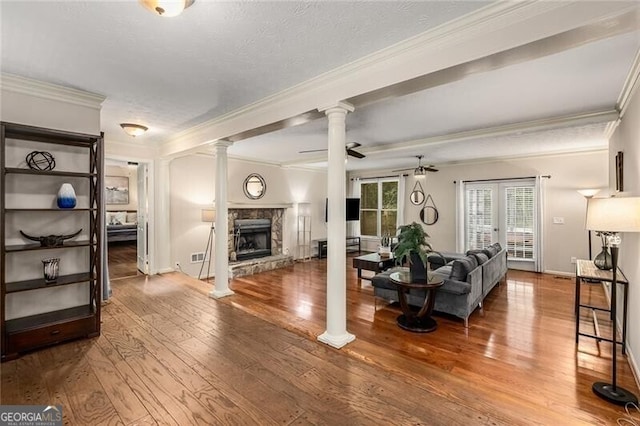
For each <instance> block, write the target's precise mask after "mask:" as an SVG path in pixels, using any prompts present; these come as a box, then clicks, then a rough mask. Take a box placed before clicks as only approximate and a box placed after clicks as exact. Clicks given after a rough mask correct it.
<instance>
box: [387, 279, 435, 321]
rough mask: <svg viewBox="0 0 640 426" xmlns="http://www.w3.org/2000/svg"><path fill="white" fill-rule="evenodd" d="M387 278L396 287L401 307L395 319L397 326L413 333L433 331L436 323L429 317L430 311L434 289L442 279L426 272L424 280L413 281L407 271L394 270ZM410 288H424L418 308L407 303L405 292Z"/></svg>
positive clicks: (431, 310)
mask: <svg viewBox="0 0 640 426" xmlns="http://www.w3.org/2000/svg"><path fill="white" fill-rule="evenodd" d="M389 278H390V279H391V282H393V283H394V284H395V285H396V287H397V289H398V300H399V301H400V308H401V309H402V315H400V316H399V317H398V319H397V320H396V321H397V323H398V326H399V327H400V328H403V329H405V330H408V331H413V332H415V333H429V332H431V331H434V330H435V329H436V328H437V327H438V323H437V322H436V321H435V320H434V319H433V318H431V312H433V302H434V301H435V296H436V290H437V289H438V287H440V286H442V283H443V279H442V278H441V277H439V276H438V275H435V274H432V273H431V272H428V273H427V279H426V281H422V282H414V281H413V280H412V279H411V273H409V271H406V272H404V271H401V272H394V273H392V274H391V276H390V277H389ZM411 289H420V290H425V297H424V302H423V303H422V307H421V308H420V309H418V310H416V309H415V308H412V307H411V306H409V304H408V303H407V293H408V292H409V290H411Z"/></svg>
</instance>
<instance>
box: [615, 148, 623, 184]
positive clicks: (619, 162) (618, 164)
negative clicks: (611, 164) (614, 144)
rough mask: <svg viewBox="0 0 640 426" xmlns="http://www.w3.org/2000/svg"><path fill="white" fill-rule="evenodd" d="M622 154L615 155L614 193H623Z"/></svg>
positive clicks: (620, 152) (619, 152)
mask: <svg viewBox="0 0 640 426" xmlns="http://www.w3.org/2000/svg"><path fill="white" fill-rule="evenodd" d="M623 159H624V157H623V153H622V151H618V153H617V154H616V191H617V192H622V191H624V163H623Z"/></svg>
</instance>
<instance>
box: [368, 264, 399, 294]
mask: <svg viewBox="0 0 640 426" xmlns="http://www.w3.org/2000/svg"><path fill="white" fill-rule="evenodd" d="M402 269H403V268H402V267H400V266H396V267H393V268H391V269H387V270H386V271H384V272H381V273H379V274H376V275H374V276H373V277H372V278H371V285H372V286H374V287H378V288H385V289H387V290H396V288H397V287H396V285H395V284H394V283H393V282H392V281H391V274H392V273H393V272H397V271H400V270H402Z"/></svg>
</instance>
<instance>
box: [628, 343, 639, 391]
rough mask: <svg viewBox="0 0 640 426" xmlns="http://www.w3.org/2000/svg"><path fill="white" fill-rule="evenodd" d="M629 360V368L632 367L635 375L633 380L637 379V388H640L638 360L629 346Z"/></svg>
mask: <svg viewBox="0 0 640 426" xmlns="http://www.w3.org/2000/svg"><path fill="white" fill-rule="evenodd" d="M627 359H628V360H629V366H630V367H631V372H632V373H633V378H634V379H636V386H638V387H639V388H640V370H638V364H636V358H635V356H633V352H631V349H630V348H629V346H627Z"/></svg>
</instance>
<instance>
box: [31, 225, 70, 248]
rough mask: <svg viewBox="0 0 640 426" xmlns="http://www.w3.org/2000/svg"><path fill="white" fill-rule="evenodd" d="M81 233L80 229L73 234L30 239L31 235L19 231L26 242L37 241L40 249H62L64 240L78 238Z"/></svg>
mask: <svg viewBox="0 0 640 426" xmlns="http://www.w3.org/2000/svg"><path fill="white" fill-rule="evenodd" d="M80 232H82V228H80V230H79V231H78V232H75V233H73V234H70V235H47V236H42V237H32V236H31V235H27V234H25V233H24V232H22V230H20V234H22V236H23V237H25V238H26V239H28V240H31V241H38V242H40V247H62V244H63V243H64V240H68V239H70V238H73V237H76V236H78V234H80Z"/></svg>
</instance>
